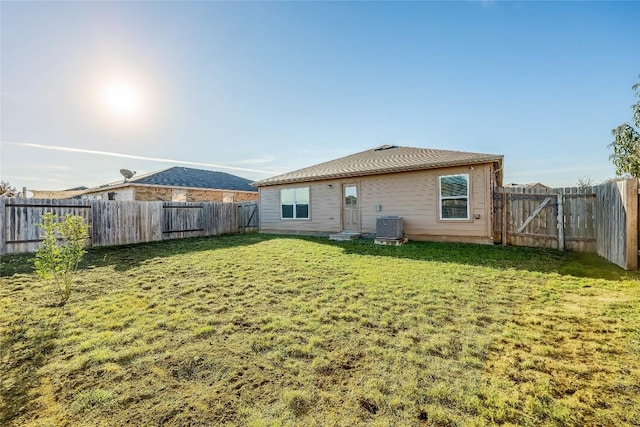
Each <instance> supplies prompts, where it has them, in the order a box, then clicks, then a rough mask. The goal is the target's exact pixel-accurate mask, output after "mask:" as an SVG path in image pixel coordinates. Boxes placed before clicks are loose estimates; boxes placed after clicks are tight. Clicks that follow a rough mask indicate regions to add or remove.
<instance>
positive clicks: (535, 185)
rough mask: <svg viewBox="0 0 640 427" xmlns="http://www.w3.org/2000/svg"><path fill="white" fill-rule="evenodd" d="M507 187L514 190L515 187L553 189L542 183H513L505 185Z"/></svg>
mask: <svg viewBox="0 0 640 427" xmlns="http://www.w3.org/2000/svg"><path fill="white" fill-rule="evenodd" d="M504 186H505V187H510V188H514V187H518V188H551V187H549V186H547V185H544V184H542V183H540V182H530V183H527V184H516V183H514V182H511V183H509V184H505V185H504Z"/></svg>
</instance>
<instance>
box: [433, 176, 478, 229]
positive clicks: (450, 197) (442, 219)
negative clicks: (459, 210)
mask: <svg viewBox="0 0 640 427" xmlns="http://www.w3.org/2000/svg"><path fill="white" fill-rule="evenodd" d="M457 176H463V177H465V179H466V180H467V194H466V195H464V196H447V197H442V179H443V178H452V177H457ZM463 199H464V200H466V201H467V216H466V217H465V218H443V217H442V201H443V200H463ZM438 218H439V219H440V221H469V220H470V219H471V180H470V179H469V174H468V173H456V174H452V175H440V176H438Z"/></svg>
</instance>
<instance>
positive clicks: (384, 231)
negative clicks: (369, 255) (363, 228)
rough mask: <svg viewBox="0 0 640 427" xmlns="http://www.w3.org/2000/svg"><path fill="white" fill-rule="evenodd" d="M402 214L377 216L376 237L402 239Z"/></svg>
mask: <svg viewBox="0 0 640 427" xmlns="http://www.w3.org/2000/svg"><path fill="white" fill-rule="evenodd" d="M403 236H404V230H403V229H402V217H401V216H381V217H379V218H376V238H378V239H402V237H403Z"/></svg>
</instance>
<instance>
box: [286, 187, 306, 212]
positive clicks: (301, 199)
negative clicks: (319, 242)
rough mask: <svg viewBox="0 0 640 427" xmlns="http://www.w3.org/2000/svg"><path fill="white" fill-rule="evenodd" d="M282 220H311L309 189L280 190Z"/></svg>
mask: <svg viewBox="0 0 640 427" xmlns="http://www.w3.org/2000/svg"><path fill="white" fill-rule="evenodd" d="M280 216H281V218H282V219H309V187H301V188H286V189H282V190H280Z"/></svg>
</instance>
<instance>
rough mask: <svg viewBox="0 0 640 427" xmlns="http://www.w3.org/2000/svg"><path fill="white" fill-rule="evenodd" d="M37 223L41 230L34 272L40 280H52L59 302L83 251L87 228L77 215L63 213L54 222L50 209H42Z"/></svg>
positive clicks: (67, 291)
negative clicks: (39, 222)
mask: <svg viewBox="0 0 640 427" xmlns="http://www.w3.org/2000/svg"><path fill="white" fill-rule="evenodd" d="M38 226H39V227H41V228H42V229H43V230H44V237H43V241H42V243H41V244H40V246H39V248H38V251H37V252H36V260H35V267H36V272H37V273H38V275H39V276H40V277H42V278H43V279H45V280H52V281H53V283H54V284H55V285H56V287H57V288H58V291H59V293H60V297H61V301H60V304H61V305H63V304H64V303H66V302H67V300H68V299H69V296H70V295H71V281H72V280H73V274H74V273H75V271H76V270H77V268H78V264H79V263H80V260H81V259H82V256H83V255H84V254H85V252H86V251H85V250H84V244H85V241H86V239H87V237H88V236H89V232H88V227H87V224H86V223H85V222H84V219H83V218H82V217H80V216H76V215H67V216H65V217H64V219H63V220H62V221H58V220H57V215H56V214H54V213H53V212H46V213H45V214H44V215H43V217H42V224H38Z"/></svg>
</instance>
